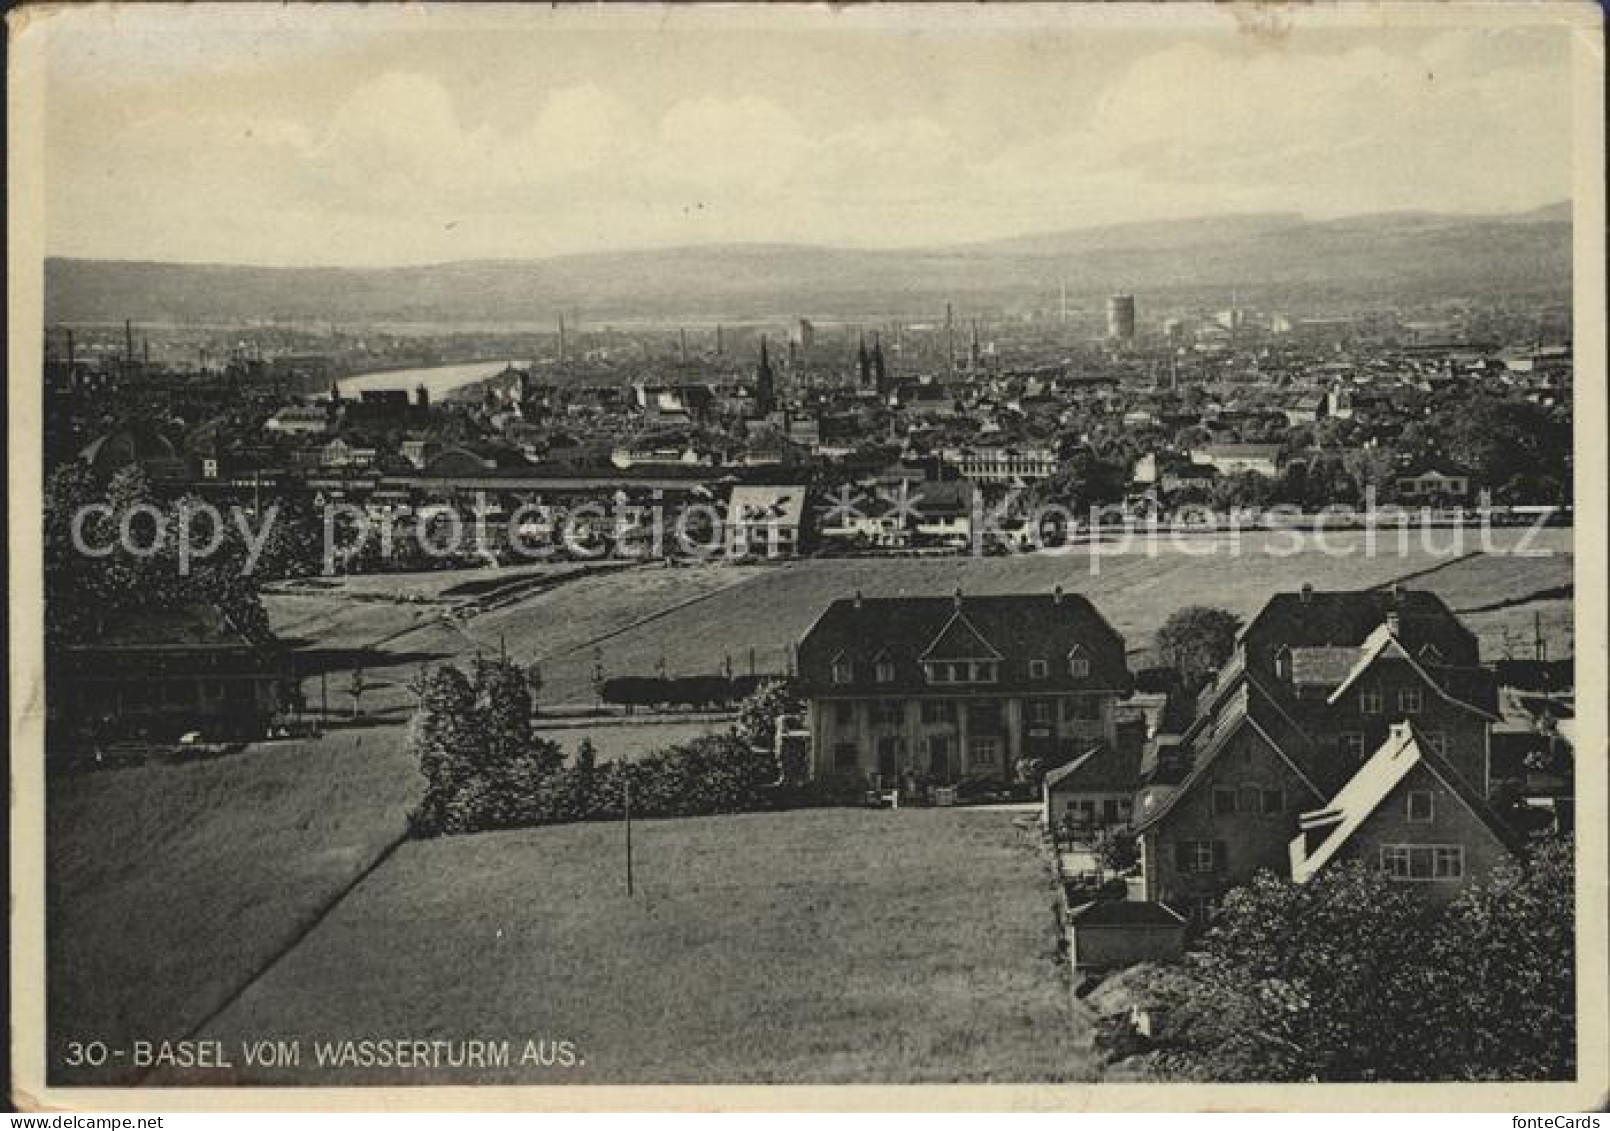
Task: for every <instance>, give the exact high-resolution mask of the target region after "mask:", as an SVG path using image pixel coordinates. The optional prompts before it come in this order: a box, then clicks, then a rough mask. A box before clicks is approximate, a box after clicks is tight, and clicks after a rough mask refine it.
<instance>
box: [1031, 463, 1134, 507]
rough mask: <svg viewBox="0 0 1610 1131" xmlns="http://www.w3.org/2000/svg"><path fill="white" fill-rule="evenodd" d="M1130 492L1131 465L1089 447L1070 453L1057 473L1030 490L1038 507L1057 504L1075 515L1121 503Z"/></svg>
mask: <svg viewBox="0 0 1610 1131" xmlns="http://www.w3.org/2000/svg"><path fill="white" fill-rule="evenodd" d="M1128 489H1129V465H1128V464H1124V463H1118V462H1116V461H1110V460H1106V459H1103V458H1101V457H1100V456H1099V455H1097V454H1096V453H1095V452H1094V451H1092V450H1091V449H1089V448H1087V447H1080V448H1075V449H1074V450H1073V451H1071V452H1069V453H1068V454H1067V456H1066V457H1065V458H1064V459H1063V461H1062V463H1061V464H1060V465H1059V466H1058V468H1057V470H1056V471H1055V473H1053V474H1052V475H1050V476H1049V477H1047V478H1045V479H1042V480H1040V481H1039V482H1038V483H1036V484H1035V485H1034V487H1033V489H1032V490H1031V491H1030V502H1031V503H1032V504H1034V505H1041V506H1043V505H1045V504H1049V503H1055V504H1058V505H1060V506H1065V507H1067V508H1068V509H1069V510H1072V511H1074V512H1076V513H1077V512H1079V511H1087V510H1091V509H1093V508H1096V507H1103V506H1108V505H1111V504H1113V503H1121V502H1123V500H1124V495H1125V493H1126V492H1127V491H1128Z"/></svg>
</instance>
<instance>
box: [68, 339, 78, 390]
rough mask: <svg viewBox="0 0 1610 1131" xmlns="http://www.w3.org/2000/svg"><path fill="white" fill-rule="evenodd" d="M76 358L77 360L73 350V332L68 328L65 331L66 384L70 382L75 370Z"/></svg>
mask: <svg viewBox="0 0 1610 1131" xmlns="http://www.w3.org/2000/svg"><path fill="white" fill-rule="evenodd" d="M76 360H77V354H76V353H75V352H74V350H73V332H72V331H71V330H68V331H67V381H68V384H71V383H72V381H73V374H74V373H75V372H77V366H76V365H75V364H74V363H75V361H76Z"/></svg>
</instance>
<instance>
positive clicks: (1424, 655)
mask: <svg viewBox="0 0 1610 1131" xmlns="http://www.w3.org/2000/svg"><path fill="white" fill-rule="evenodd" d="M1420 658H1421V659H1422V660H1424V661H1425V662H1426V663H1428V664H1440V663H1442V652H1441V651H1440V650H1439V649H1438V648H1437V646H1436V645H1435V644H1427V645H1426V646H1425V647H1424V648H1422V649H1420Z"/></svg>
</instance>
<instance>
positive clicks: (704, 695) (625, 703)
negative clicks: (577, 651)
mask: <svg viewBox="0 0 1610 1131" xmlns="http://www.w3.org/2000/svg"><path fill="white" fill-rule="evenodd" d="M764 682H765V677H763V676H753V675H751V676H727V675H690V676H677V677H664V676H635V675H633V676H616V677H613V678H611V679H606V680H604V682H603V683H602V684H600V685H599V688H598V694H599V697H600V698H601V699H603V701H604V702H606V703H611V704H614V705H615V706H617V707H625V708H626V710H627V712H628V713H630V712H631V710H632V709H633V708H635V707H730V706H731V705H732V704H734V703H736V702H737V701H738V700H740V699H743V698H744V697H745V696H748V695H752V694H754V693H755V691H756V690H757V689H759V688H760V686H761V685H762V684H763V683H764Z"/></svg>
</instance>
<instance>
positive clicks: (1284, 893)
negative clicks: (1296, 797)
mask: <svg viewBox="0 0 1610 1131" xmlns="http://www.w3.org/2000/svg"><path fill="white" fill-rule="evenodd" d="M1428 914H1429V912H1428V911H1427V906H1426V904H1425V903H1424V902H1423V901H1422V900H1420V899H1419V898H1418V897H1417V895H1416V894H1415V893H1413V892H1411V891H1409V890H1407V888H1406V885H1402V884H1394V883H1393V882H1392V881H1391V880H1388V879H1387V878H1386V877H1385V875H1384V874H1382V873H1381V872H1379V871H1375V870H1372V869H1369V868H1366V867H1364V866H1362V865H1358V864H1347V865H1337V866H1334V867H1332V868H1330V869H1327V870H1326V871H1325V872H1323V873H1321V874H1320V875H1319V876H1318V877H1316V878H1315V879H1314V880H1312V881H1310V882H1309V883H1306V884H1294V883H1291V882H1290V881H1287V880H1281V879H1278V878H1276V877H1275V876H1274V875H1273V874H1272V873H1269V872H1262V873H1259V874H1258V875H1257V876H1255V877H1254V878H1253V879H1252V881H1251V882H1250V883H1249V884H1248V885H1247V886H1245V887H1243V888H1238V889H1235V890H1233V891H1231V892H1230V893H1229V894H1228V895H1227V896H1226V897H1225V899H1224V903H1223V906H1222V908H1221V909H1220V912H1219V915H1218V917H1217V919H1216V921H1215V923H1214V925H1213V928H1212V929H1211V930H1210V931H1209V932H1208V934H1207V936H1206V937H1205V939H1204V940H1203V943H1202V949H1201V951H1200V952H1199V953H1198V954H1197V955H1195V956H1194V957H1193V960H1192V961H1191V963H1190V964H1189V966H1188V973H1189V975H1190V977H1189V978H1188V979H1187V980H1185V981H1184V982H1183V983H1182V984H1181V986H1180V987H1179V990H1178V992H1180V994H1181V1000H1179V1001H1176V1002H1174V1003H1172V1004H1173V1006H1174V1018H1175V1021H1176V1024H1177V1030H1176V1032H1175V1033H1174V1034H1173V1035H1172V1036H1171V1041H1170V1043H1171V1045H1172V1046H1173V1048H1172V1057H1173V1058H1177V1060H1178V1061H1179V1063H1178V1064H1177V1065H1176V1067H1181V1068H1184V1069H1185V1070H1186V1071H1187V1072H1188V1073H1189V1074H1190V1075H1193V1076H1198V1077H1204V1078H1208V1079H1214V1080H1260V1081H1271V1082H1276V1081H1302V1080H1311V1079H1317V1080H1325V1081H1333V1082H1335V1081H1359V1080H1374V1079H1390V1078H1394V1077H1395V1075H1396V1074H1397V1073H1401V1072H1403V1071H1404V1070H1405V1068H1406V1067H1407V1066H1408V1065H1412V1064H1413V1063H1414V1060H1413V1058H1412V1055H1406V1054H1409V1052H1410V1050H1415V1049H1418V1048H1420V1047H1423V1045H1424V1043H1425V1041H1426V1039H1427V1038H1429V1037H1432V1036H1434V1034H1432V1033H1430V1032H1429V1031H1428V1030H1427V1027H1426V1024H1425V1021H1424V1020H1423V1018H1422V1019H1417V1018H1416V1017H1415V1015H1414V1011H1413V1009H1412V1008H1409V1007H1407V1005H1406V1003H1407V1002H1408V1001H1423V1000H1424V999H1423V996H1422V995H1423V993H1424V946H1425V939H1426V929H1425V923H1426V921H1427V917H1428Z"/></svg>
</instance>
